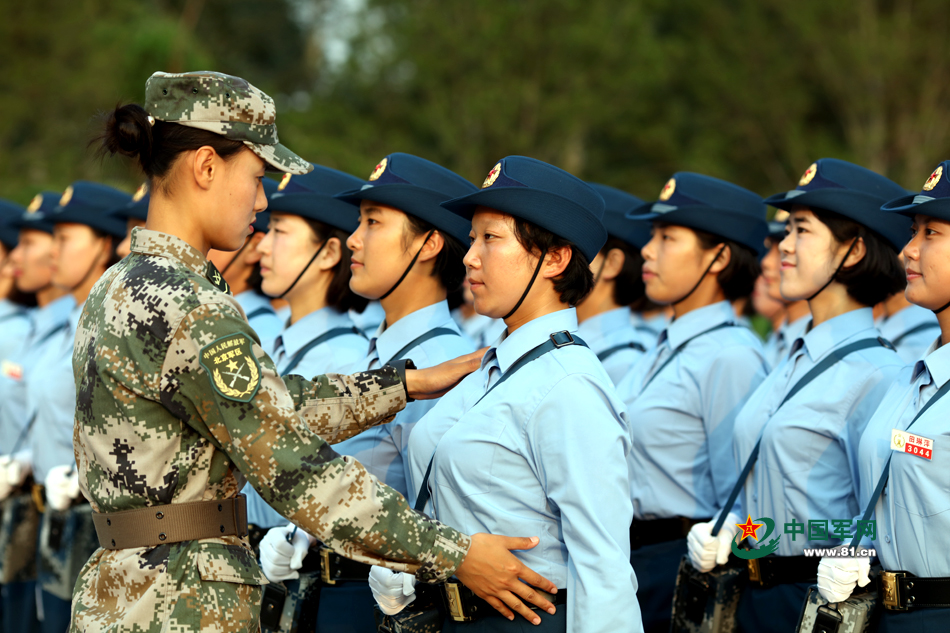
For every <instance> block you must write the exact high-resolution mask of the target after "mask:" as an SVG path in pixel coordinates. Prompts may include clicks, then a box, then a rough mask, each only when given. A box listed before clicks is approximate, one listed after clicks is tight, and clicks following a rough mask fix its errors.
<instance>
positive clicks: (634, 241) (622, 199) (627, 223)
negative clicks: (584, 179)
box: [588, 182, 652, 250]
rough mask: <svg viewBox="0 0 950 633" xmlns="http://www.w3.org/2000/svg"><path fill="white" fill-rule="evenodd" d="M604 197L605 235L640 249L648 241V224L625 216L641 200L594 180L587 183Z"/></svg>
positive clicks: (640, 203) (638, 204) (640, 204)
mask: <svg viewBox="0 0 950 633" xmlns="http://www.w3.org/2000/svg"><path fill="white" fill-rule="evenodd" d="M588 184H589V185H590V186H591V187H593V188H594V191H596V192H597V193H599V194H600V197H601V198H603V199H604V219H603V221H604V228H606V229H607V235H609V236H610V237H615V238H617V239H618V240H623V241H624V242H626V243H627V244H630V245H631V246H633V247H635V248H637V249H638V250H639V249H642V248H643V247H644V246H646V245H647V242H649V241H650V238H651V237H652V236H651V233H650V226H649V225H648V224H646V223H644V222H637V221H635V220H631V219H629V218H627V212H628V211H630V210H631V209H635V208H637V207H641V206H643V200H641V199H640V198H638V197H636V196H634V195H631V194H629V193H627V192H626V191H621V190H620V189H616V188H614V187H608V186H607V185H601V184H598V183H596V182H591V183H588Z"/></svg>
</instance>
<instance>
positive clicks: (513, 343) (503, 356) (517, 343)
mask: <svg viewBox="0 0 950 633" xmlns="http://www.w3.org/2000/svg"><path fill="white" fill-rule="evenodd" d="M564 330H567V331H568V332H576V331H577V311H576V310H575V309H574V308H567V309H566V310H558V311H557V312H552V313H550V314H545V315H544V316H541V317H538V318H537V319H534V320H533V321H528V322H527V323H525V324H524V325H522V326H521V327H520V328H518V329H517V330H515V331H514V332H512V333H511V334H508V335H507V336H504V338H502V339H501V341H500V342H499V343H498V346H497V347H493V348H491V349H490V350H488V353H487V354H485V357H484V358H483V359H482V367H483V368H484V367H486V366H488V365H490V363H491V359H492V358H496V357H497V359H498V367H499V369H501V373H502V374H504V373H505V372H507V371H508V370H509V369H510V368H511V366H512V365H514V364H515V362H516V361H517V360H518V359H519V358H521V357H522V356H524V355H525V354H527V353H528V352H530V351H531V350H532V349H534V348H535V347H537V346H538V345H540V344H541V343H544V342H545V341H547V340H549V339H550V337H551V334H553V333H554V332H562V331H564Z"/></svg>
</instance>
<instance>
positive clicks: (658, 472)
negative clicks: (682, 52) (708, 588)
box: [617, 172, 768, 631]
mask: <svg viewBox="0 0 950 633" xmlns="http://www.w3.org/2000/svg"><path fill="white" fill-rule="evenodd" d="M635 211H636V212H638V213H640V214H643V215H639V216H638V217H639V218H640V219H641V220H640V221H647V220H649V221H652V222H653V237H652V239H651V240H650V242H649V243H648V244H647V245H646V246H645V247H644V248H643V251H642V254H643V258H644V260H645V263H644V265H643V279H644V282H645V284H646V293H647V296H649V297H650V299H651V300H652V301H654V302H656V303H660V304H667V305H671V306H672V308H673V312H674V314H675V318H674V319H673V321H672V322H671V323H670V324H669V326H667V328H666V329H665V330H664V331H663V333H662V334H661V335H660V339H659V342H658V343H657V346H656V347H655V348H653V349H652V350H651V351H650V352H649V353H647V354H646V355H645V356H644V357H643V358H642V359H641V360H640V362H638V363H637V364H636V365H635V366H634V367H633V369H632V370H631V371H630V373H629V374H627V376H626V377H625V378H624V379H623V381H621V383H620V385H619V386H618V387H617V391H618V392H619V393H620V396H621V398H623V399H624V401H625V403H626V405H627V418H628V420H629V421H630V435H631V438H632V439H633V451H632V453H633V459H632V460H631V461H632V482H631V484H632V485H631V494H632V497H633V512H634V520H633V524H632V526H631V529H630V539H631V547H632V548H633V551H632V561H633V568H634V570H636V572H637V579H638V580H639V583H640V590H639V591H638V594H637V595H638V597H639V599H640V604H641V606H642V608H643V622H644V627H645V628H646V630H647V631H667V630H668V629H669V621H670V613H671V610H672V603H673V589H674V585H675V582H676V572H677V567H678V564H679V560H680V558H681V557H682V556H683V554H685V553H686V534H687V531H688V530H689V528H690V526H692V525H693V524H694V523H697V522H700V521H707V520H708V519H709V518H710V517H712V516H713V515H714V514H716V513H717V512H718V511H719V510H720V509H721V508H722V507H723V506H724V504H725V501H726V497H727V496H728V494H729V488H730V487H731V486H732V484H733V483H734V482H735V478H736V474H737V471H736V468H735V465H734V463H733V460H732V429H733V424H734V422H735V416H736V414H737V413H738V412H739V409H740V408H742V405H743V404H744V403H745V401H746V399H747V398H748V396H749V394H751V393H752V391H753V390H754V389H755V387H756V386H758V385H759V384H760V383H761V382H762V380H763V379H764V378H765V376H766V374H767V373H768V365H767V364H766V362H765V360H764V358H763V353H762V344H761V342H760V340H759V338H758V336H756V335H755V334H754V333H753V332H752V331H751V330H749V329H748V328H745V327H742V326H741V325H740V324H739V320H738V319H737V317H736V314H735V312H734V311H733V308H732V305H731V304H730V301H732V300H735V299H736V298H738V297H744V296H748V295H749V294H750V292H751V290H752V287H753V284H754V283H755V279H756V277H757V276H758V274H759V257H760V256H761V254H762V251H763V250H764V244H765V237H766V234H767V225H766V221H765V205H764V204H763V202H762V198H760V197H759V196H757V195H756V194H754V193H752V192H751V191H747V190H746V189H743V188H741V187H738V186H736V185H733V184H731V183H728V182H724V181H722V180H718V179H716V178H710V177H708V176H703V175H700V174H693V173H684V172H681V173H677V174H675V175H674V176H673V178H671V179H670V180H669V182H667V184H666V185H665V186H664V187H663V190H662V191H661V193H660V198H659V200H658V201H657V202H656V203H652V204H650V203H648V204H647V205H644V207H643V208H641V209H637V210H635ZM644 212H646V213H645V214H644Z"/></svg>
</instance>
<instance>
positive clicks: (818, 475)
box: [733, 308, 903, 556]
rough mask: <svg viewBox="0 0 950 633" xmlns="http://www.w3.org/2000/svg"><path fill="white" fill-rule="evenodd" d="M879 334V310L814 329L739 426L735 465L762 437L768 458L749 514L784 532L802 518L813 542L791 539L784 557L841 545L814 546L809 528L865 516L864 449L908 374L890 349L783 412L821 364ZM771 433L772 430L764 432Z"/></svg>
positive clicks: (746, 494)
mask: <svg viewBox="0 0 950 633" xmlns="http://www.w3.org/2000/svg"><path fill="white" fill-rule="evenodd" d="M878 336H880V333H879V332H878V331H877V329H876V328H875V327H874V318H873V316H872V314H871V308H861V309H859V310H853V311H851V312H847V313H845V314H842V315H839V316H837V317H835V318H833V319H830V320H828V321H825V322H824V323H822V324H820V325H818V326H815V327H813V328H811V329H810V331H808V332H807V333H806V334H805V335H804V336H803V337H799V338H798V339H796V340H795V341H794V342H793V343H792V347H791V350H790V352H789V355H788V356H787V357H786V358H785V359H784V360H783V361H782V363H781V364H780V365H779V366H778V367H776V368H775V371H773V372H772V373H771V374H770V375H769V377H768V378H767V379H766V380H765V382H764V383H762V385H761V386H760V387H759V388H758V389H757V390H756V391H755V393H754V394H753V395H752V397H751V398H749V402H748V403H746V406H745V407H744V408H743V409H742V412H741V413H740V414H739V417H738V418H737V420H736V428H735V455H734V460H735V461H734V462H733V463H734V464H735V465H736V468H737V470H738V469H741V468H742V466H743V465H744V464H745V462H746V460H747V459H748V458H749V455H750V454H751V453H752V448H753V447H754V446H755V443H756V441H757V440H758V438H759V436H760V434H761V436H762V445H761V448H760V449H759V459H758V461H757V462H756V464H755V469H754V470H753V472H752V475H751V476H750V477H749V480H748V481H747V482H746V485H745V489H744V491H743V494H742V495H741V497H740V498H741V500H742V509H741V513H740V514H741V516H742V517H743V518H745V516H746V515H747V514H750V515H752V518H753V519H757V518H759V517H769V518H771V519H772V520H773V521H775V525H776V528H777V529H778V530H780V532H779V533H780V534H781V533H782V532H783V531H784V525H785V524H786V523H792V521H793V519H794V520H795V521H797V522H798V523H804V524H805V525H806V534H805V535H804V536H802V535H797V536H796V538H795V539H794V540H793V539H792V537H791V535H790V534H789V535H783V536H782V538H781V540H780V541H779V548H778V551H777V552H776V553H777V554H778V555H779V556H800V555H801V554H802V550H803V549H804V548H806V547H808V548H812V547H834V546H836V545H838V544H840V542H841V539H835V538H831V539H830V540H814V541H811V540H808V538H807V525H808V522H809V521H823V520H827V521H828V530H829V536H830V537H833V534H832V532H831V530H832V526H833V524H832V523H831V522H832V521H833V520H839V519H842V520H843V519H852V518H853V517H854V516H855V515H856V514H858V498H857V481H858V475H857V473H858V470H857V468H858V442H859V441H860V438H861V433H863V432H864V427H865V426H866V425H867V423H868V420H870V418H871V415H872V414H873V413H874V410H875V409H876V408H877V406H878V404H879V403H880V402H881V398H882V397H883V396H884V392H885V391H886V390H887V386H888V385H890V383H891V382H892V381H893V380H894V378H895V377H896V376H897V373H898V372H899V371H900V368H901V367H902V366H903V362H901V360H900V358H899V357H898V356H897V354H895V353H894V352H893V351H892V350H889V349H887V348H885V347H871V348H868V349H865V350H861V351H858V352H853V353H851V354H849V355H848V356H846V357H845V358H844V359H843V360H840V361H838V362H837V363H835V364H834V365H832V366H831V367H830V368H829V369H827V370H826V371H825V372H824V373H822V374H821V375H820V376H819V377H817V378H815V379H814V380H812V381H811V382H809V383H808V385H807V386H805V387H804V388H803V389H802V390H801V391H799V392H798V393H797V394H796V395H795V396H794V397H793V398H791V399H790V400H789V401H788V402H787V403H786V404H785V406H783V407H781V408H779V405H780V404H781V402H782V400H783V399H784V398H785V395H786V394H787V393H788V392H789V391H790V390H791V389H792V388H793V387H794V386H795V384H796V383H797V382H798V381H799V380H800V379H801V378H802V377H803V376H804V375H805V374H807V373H808V372H809V371H810V370H811V369H812V368H813V367H814V366H815V365H817V364H818V363H820V362H822V360H824V359H825V358H827V357H828V355H829V354H830V353H831V352H832V351H834V350H836V349H840V348H842V347H844V346H846V345H850V344H851V343H854V342H857V341H860V340H864V339H867V338H874V339H876V338H877V337H878ZM763 427H764V429H765V430H764V432H763Z"/></svg>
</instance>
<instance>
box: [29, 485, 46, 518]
mask: <svg viewBox="0 0 950 633" xmlns="http://www.w3.org/2000/svg"><path fill="white" fill-rule="evenodd" d="M30 496H32V497H33V503H34V504H36V509H37V510H39V511H40V514H46V503H45V502H44V499H43V486H42V485H41V484H33V487H32V489H31V490H30Z"/></svg>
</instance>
